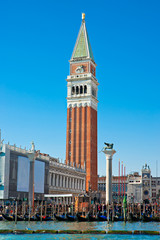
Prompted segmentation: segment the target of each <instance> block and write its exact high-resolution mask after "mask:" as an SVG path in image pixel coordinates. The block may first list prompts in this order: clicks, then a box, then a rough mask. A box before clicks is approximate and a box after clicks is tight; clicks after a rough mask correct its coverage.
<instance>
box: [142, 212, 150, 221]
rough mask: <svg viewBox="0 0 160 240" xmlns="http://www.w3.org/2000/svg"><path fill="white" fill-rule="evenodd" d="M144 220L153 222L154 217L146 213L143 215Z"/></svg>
mask: <svg viewBox="0 0 160 240" xmlns="http://www.w3.org/2000/svg"><path fill="white" fill-rule="evenodd" d="M142 221H143V222H151V221H152V217H148V216H147V215H146V214H143V215H142Z"/></svg>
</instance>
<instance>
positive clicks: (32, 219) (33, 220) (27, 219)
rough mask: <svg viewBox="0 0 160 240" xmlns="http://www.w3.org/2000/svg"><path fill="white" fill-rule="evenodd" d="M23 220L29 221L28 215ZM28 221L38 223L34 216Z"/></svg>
mask: <svg viewBox="0 0 160 240" xmlns="http://www.w3.org/2000/svg"><path fill="white" fill-rule="evenodd" d="M24 220H25V221H29V215H25V216H24ZM30 221H31V222H35V221H38V219H37V218H36V216H30Z"/></svg>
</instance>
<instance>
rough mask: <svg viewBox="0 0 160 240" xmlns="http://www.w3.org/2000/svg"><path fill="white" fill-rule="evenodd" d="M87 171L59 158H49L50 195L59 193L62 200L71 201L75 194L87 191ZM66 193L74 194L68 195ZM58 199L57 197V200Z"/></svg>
mask: <svg viewBox="0 0 160 240" xmlns="http://www.w3.org/2000/svg"><path fill="white" fill-rule="evenodd" d="M85 184H86V172H85V170H84V169H82V168H76V167H73V166H69V165H66V164H64V163H60V162H59V160H58V159H56V158H52V157H50V159H49V195H54V196H56V195H59V196H61V197H59V199H60V202H62V200H63V197H62V195H64V196H65V202H66V203H70V202H72V201H73V198H74V197H75V196H78V195H79V194H84V193H85V188H86V187H85ZM66 194H72V197H67V196H66ZM57 200H58V199H56V201H57Z"/></svg>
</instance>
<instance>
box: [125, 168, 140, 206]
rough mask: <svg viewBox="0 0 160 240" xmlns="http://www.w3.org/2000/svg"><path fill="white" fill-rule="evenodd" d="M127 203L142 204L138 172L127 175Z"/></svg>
mask: <svg viewBox="0 0 160 240" xmlns="http://www.w3.org/2000/svg"><path fill="white" fill-rule="evenodd" d="M127 201H128V202H129V203H140V202H142V177H141V175H139V173H138V172H134V173H133V174H129V175H128V187H127Z"/></svg>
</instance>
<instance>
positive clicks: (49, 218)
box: [36, 214, 53, 221]
mask: <svg viewBox="0 0 160 240" xmlns="http://www.w3.org/2000/svg"><path fill="white" fill-rule="evenodd" d="M36 218H37V220H38V221H41V216H40V215H39V214H36ZM42 221H53V218H51V217H49V216H42Z"/></svg>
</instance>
